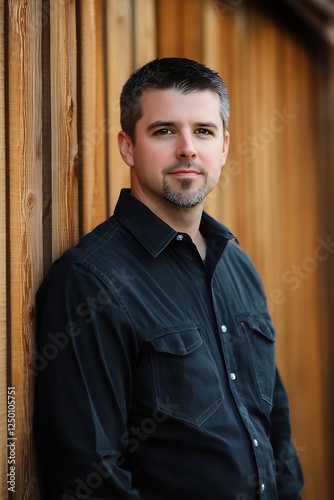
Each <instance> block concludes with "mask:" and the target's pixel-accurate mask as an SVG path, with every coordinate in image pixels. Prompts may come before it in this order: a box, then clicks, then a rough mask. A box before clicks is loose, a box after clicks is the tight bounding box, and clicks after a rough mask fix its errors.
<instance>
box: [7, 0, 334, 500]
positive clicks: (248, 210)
mask: <svg viewBox="0 0 334 500" xmlns="http://www.w3.org/2000/svg"><path fill="white" fill-rule="evenodd" d="M6 9H7V10H8V16H6V15H4V12H6ZM269 10H270V9H269ZM6 23H7V24H6ZM296 28H298V30H302V28H301V26H299V25H298V26H296ZM298 30H296V31H298ZM4 35H5V36H4ZM5 40H8V47H7V46H6V44H5ZM306 42H307V40H306V38H305V39H304V40H303V39H302V37H301V36H298V37H297V36H296V33H295V30H294V29H291V28H290V27H289V26H288V25H287V24H286V23H285V22H283V23H282V22H280V20H279V18H278V17H277V16H276V13H275V11H274V9H273V10H272V12H271V14H270V13H269V15H268V8H267V9H266V12H265V9H264V8H263V7H261V6H260V2H253V1H252V2H251V1H249V2H227V1H220V0H156V1H154V0H107V1H104V0H82V1H81V2H77V1H76V0H50V1H48V0H8V1H7V2H2V3H0V65H1V68H2V69H4V67H5V62H4V59H5V52H4V51H5V50H8V54H6V56H7V58H8V75H7V73H4V71H1V72H0V159H1V163H0V254H1V256H2V259H1V260H0V327H1V328H0V446H1V452H0V474H1V476H0V477H1V486H0V495H1V498H3V500H7V499H8V494H7V493H8V492H7V484H6V480H7V478H6V473H7V470H6V469H7V464H6V459H7V455H6V453H7V452H6V450H5V447H4V443H5V438H6V426H7V422H6V420H7V415H6V388H7V385H10V386H15V389H16V403H17V408H16V411H17V413H16V435H17V438H18V440H17V446H16V456H17V466H16V486H17V488H16V495H15V498H20V499H21V498H22V499H24V500H40V499H41V498H42V493H41V491H40V487H39V482H38V475H37V466H36V459H35V455H34V451H33V440H32V406H33V378H32V376H31V372H30V369H29V368H30V365H31V363H32V362H33V355H34V297H35V292H36V288H37V287H38V285H39V283H40V281H41V279H42V275H43V273H44V272H45V270H46V267H47V263H48V264H50V263H51V261H52V260H54V259H55V258H57V257H58V256H59V255H60V254H61V253H62V252H63V251H64V250H65V249H66V248H67V247H69V246H70V245H72V244H74V243H75V242H76V241H77V240H78V238H79V235H80V232H82V233H86V232H87V231H89V230H90V229H91V228H92V227H93V226H95V225H96V224H97V223H99V222H100V221H101V220H103V219H104V218H105V217H106V216H108V215H109V214H111V213H112V211H113V209H114V206H115V203H116V201H117V199H118V195H119V191H120V189H121V188H122V187H128V186H129V185H130V175H129V167H128V166H126V165H124V164H123V162H122V160H121V158H120V155H119V151H118V146H117V133H118V131H119V129H120V125H119V95H120V92H121V89H122V85H123V84H124V82H125V80H126V79H127V78H128V76H129V75H130V73H131V72H132V71H133V70H135V69H136V68H138V67H139V66H141V65H142V64H144V63H145V62H146V61H148V60H150V59H153V58H155V57H156V56H160V57H163V56H183V57H189V58H193V59H197V60H199V61H201V62H204V63H205V64H207V65H208V66H209V67H211V68H213V69H215V70H217V71H218V72H219V73H220V74H221V75H222V77H223V78H224V80H225V81H226V83H227V85H228V88H229V94H230V101H231V120H230V126H229V132H230V134H231V145H230V152H229V157H228V161H227V164H226V165H225V167H224V169H223V171H222V175H221V179H220V181H219V183H218V186H217V188H216V189H215V190H214V191H213V193H211V194H210V195H209V197H208V200H207V203H206V209H207V210H208V212H210V213H211V215H213V216H214V217H216V218H217V219H218V220H220V221H221V222H223V223H224V224H226V225H227V226H229V227H230V228H231V230H232V231H233V232H234V233H235V234H236V235H237V236H238V238H239V239H240V242H241V246H242V247H243V248H245V249H246V250H247V252H248V253H249V255H250V256H251V258H252V260H253V261H254V263H255V265H256V267H257V269H258V271H259V273H260V276H261V278H262V279H263V283H264V287H265V291H266V293H267V297H268V305H269V308H270V311H271V313H272V316H273V320H274V323H275V326H276V329H277V334H278V338H277V362H278V365H279V368H280V370H281V373H282V376H283V380H284V383H285V385H286V387H287V390H288V394H289V398H290V405H291V419H292V424H293V439H294V441H295V443H296V446H297V450H298V452H299V454H300V458H301V461H302V464H303V468H304V472H305V476H306V484H307V486H306V489H305V493H304V495H303V499H304V500H313V499H314V498H319V499H327V498H330V497H331V494H332V489H333V488H332V485H331V482H332V480H331V479H330V478H331V474H332V468H333V465H334V464H333V460H334V457H333V452H332V448H333V446H332V441H333V438H332V439H329V438H328V432H329V431H328V429H330V427H331V425H332V420H333V414H334V399H333V398H331V397H329V396H328V394H329V393H330V392H331V390H332V387H331V380H332V378H333V367H332V362H331V357H332V354H331V353H332V350H333V340H332V335H331V325H332V324H333V321H334V317H333V314H334V313H333V307H332V301H333V286H332V284H333V278H334V256H333V255H332V254H333V249H332V247H331V246H330V244H329V245H328V244H327V245H326V241H329V242H331V241H332V242H333V241H334V233H333V222H334V211H333V202H332V200H333V195H334V175H333V172H332V170H333V169H332V158H333V155H332V153H333V141H332V140H331V138H332V135H333V126H334V125H333V124H334V119H333V110H334V106H333V103H334V91H333V89H334V73H333V68H334V53H333V49H331V50H329V51H328V59H327V60H325V58H322V57H317V52H316V50H315V49H314V48H313V49H312V51H311V50H310V48H309V45H308V44H307V43H306ZM324 61H325V62H324ZM78 62H79V66H78ZM325 65H326V69H327V72H325V71H324V67H325ZM5 69H6V68H5ZM320 75H322V76H321V78H320ZM7 76H8V79H7ZM78 85H79V87H78ZM78 89H79V92H78ZM6 117H8V118H7V121H8V127H6V126H5V125H7V122H6V123H5V119H6ZM79 118H80V122H78V120H79ZM321 120H323V121H321ZM7 147H8V149H6V148H7ZM79 152H80V156H78V153H79ZM6 162H7V164H6ZM6 169H7V171H6ZM43 214H44V217H43ZM7 250H9V251H8V255H7V261H6V258H5V257H6V252H7ZM43 252H44V253H43ZM43 268H44V269H43ZM6 333H7V334H8V335H9V336H10V338H8V347H9V348H10V352H9V357H8V358H9V364H8V366H6V351H7V338H6ZM7 371H8V381H7ZM45 500H47V499H45Z"/></svg>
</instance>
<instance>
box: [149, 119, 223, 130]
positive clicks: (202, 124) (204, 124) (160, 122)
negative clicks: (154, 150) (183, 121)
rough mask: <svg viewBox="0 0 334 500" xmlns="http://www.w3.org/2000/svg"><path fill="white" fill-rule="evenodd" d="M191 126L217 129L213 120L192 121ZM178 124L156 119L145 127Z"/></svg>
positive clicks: (175, 125) (153, 127) (177, 123)
mask: <svg viewBox="0 0 334 500" xmlns="http://www.w3.org/2000/svg"><path fill="white" fill-rule="evenodd" d="M192 125H193V126H195V127H198V128H213V129H215V130H218V127H217V125H216V124H215V123H214V122H210V121H209V122H194V123H192ZM178 126H180V122H173V121H164V120H157V121H155V122H153V123H151V124H150V125H148V127H147V131H150V130H153V129H155V128H159V127H178Z"/></svg>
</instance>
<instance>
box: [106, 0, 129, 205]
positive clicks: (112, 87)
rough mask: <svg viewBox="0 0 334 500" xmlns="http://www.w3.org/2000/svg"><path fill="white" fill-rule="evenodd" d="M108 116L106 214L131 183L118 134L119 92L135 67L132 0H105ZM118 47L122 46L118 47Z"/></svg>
mask: <svg viewBox="0 0 334 500" xmlns="http://www.w3.org/2000/svg"><path fill="white" fill-rule="evenodd" d="M106 8H107V12H106V17H107V26H108V29H107V34H106V39H107V50H106V58H107V61H108V64H107V67H106V71H107V82H108V85H107V101H108V109H107V119H108V125H109V135H108V187H109V214H112V212H113V210H114V208H115V205H116V202H117V200H118V196H119V192H120V190H121V188H123V187H130V169H129V167H128V166H127V165H125V164H124V163H123V161H122V160H121V157H120V154H119V151H118V145H117V134H118V131H119V130H120V115H119V96H120V93H121V90H122V86H123V84H124V83H125V80H126V79H127V78H128V77H129V75H130V73H131V72H132V71H133V70H134V55H133V50H132V47H133V44H134V33H133V30H132V25H133V22H134V20H133V17H134V13H133V10H132V2H131V0H110V1H108V3H107V6H106ZM120 47H121V48H122V50H120Z"/></svg>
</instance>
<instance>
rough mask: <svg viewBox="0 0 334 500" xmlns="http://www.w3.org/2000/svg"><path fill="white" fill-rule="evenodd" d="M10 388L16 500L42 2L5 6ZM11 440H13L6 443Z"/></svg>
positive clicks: (28, 385)
mask: <svg viewBox="0 0 334 500" xmlns="http://www.w3.org/2000/svg"><path fill="white" fill-rule="evenodd" d="M8 31H9V54H10V57H9V82H8V83H9V87H8V93H9V110H8V112H9V137H10V140H9V176H10V199H9V207H10V214H9V224H10V232H9V238H10V303H11V306H10V332H11V365H10V373H11V375H10V381H9V383H10V385H11V386H12V387H14V388H15V408H16V410H15V411H16V428H15V438H16V439H17V440H15V476H16V485H15V496H16V497H17V498H24V499H30V500H33V499H37V498H39V496H38V495H39V494H38V489H37V485H36V471H35V466H36V462H35V458H34V454H33V445H32V405H33V376H32V374H31V371H30V366H31V363H32V360H33V352H34V299H35V291H36V287H37V285H38V283H39V282H40V280H41V272H42V268H43V255H42V247H43V239H42V211H43V200H42V196H41V193H42V155H41V150H42V117H41V108H42V84H41V1H40V0H31V1H30V2H29V3H27V2H26V1H20V0H17V1H15V2H14V1H11V2H9V29H8ZM11 437H14V436H11Z"/></svg>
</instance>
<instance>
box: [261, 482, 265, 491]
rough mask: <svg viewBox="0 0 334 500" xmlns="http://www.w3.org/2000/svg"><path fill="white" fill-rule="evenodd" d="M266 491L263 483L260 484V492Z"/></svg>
mask: <svg viewBox="0 0 334 500" xmlns="http://www.w3.org/2000/svg"><path fill="white" fill-rule="evenodd" d="M265 489H266V487H265V485H264V483H262V484H261V491H264V490H265Z"/></svg>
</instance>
